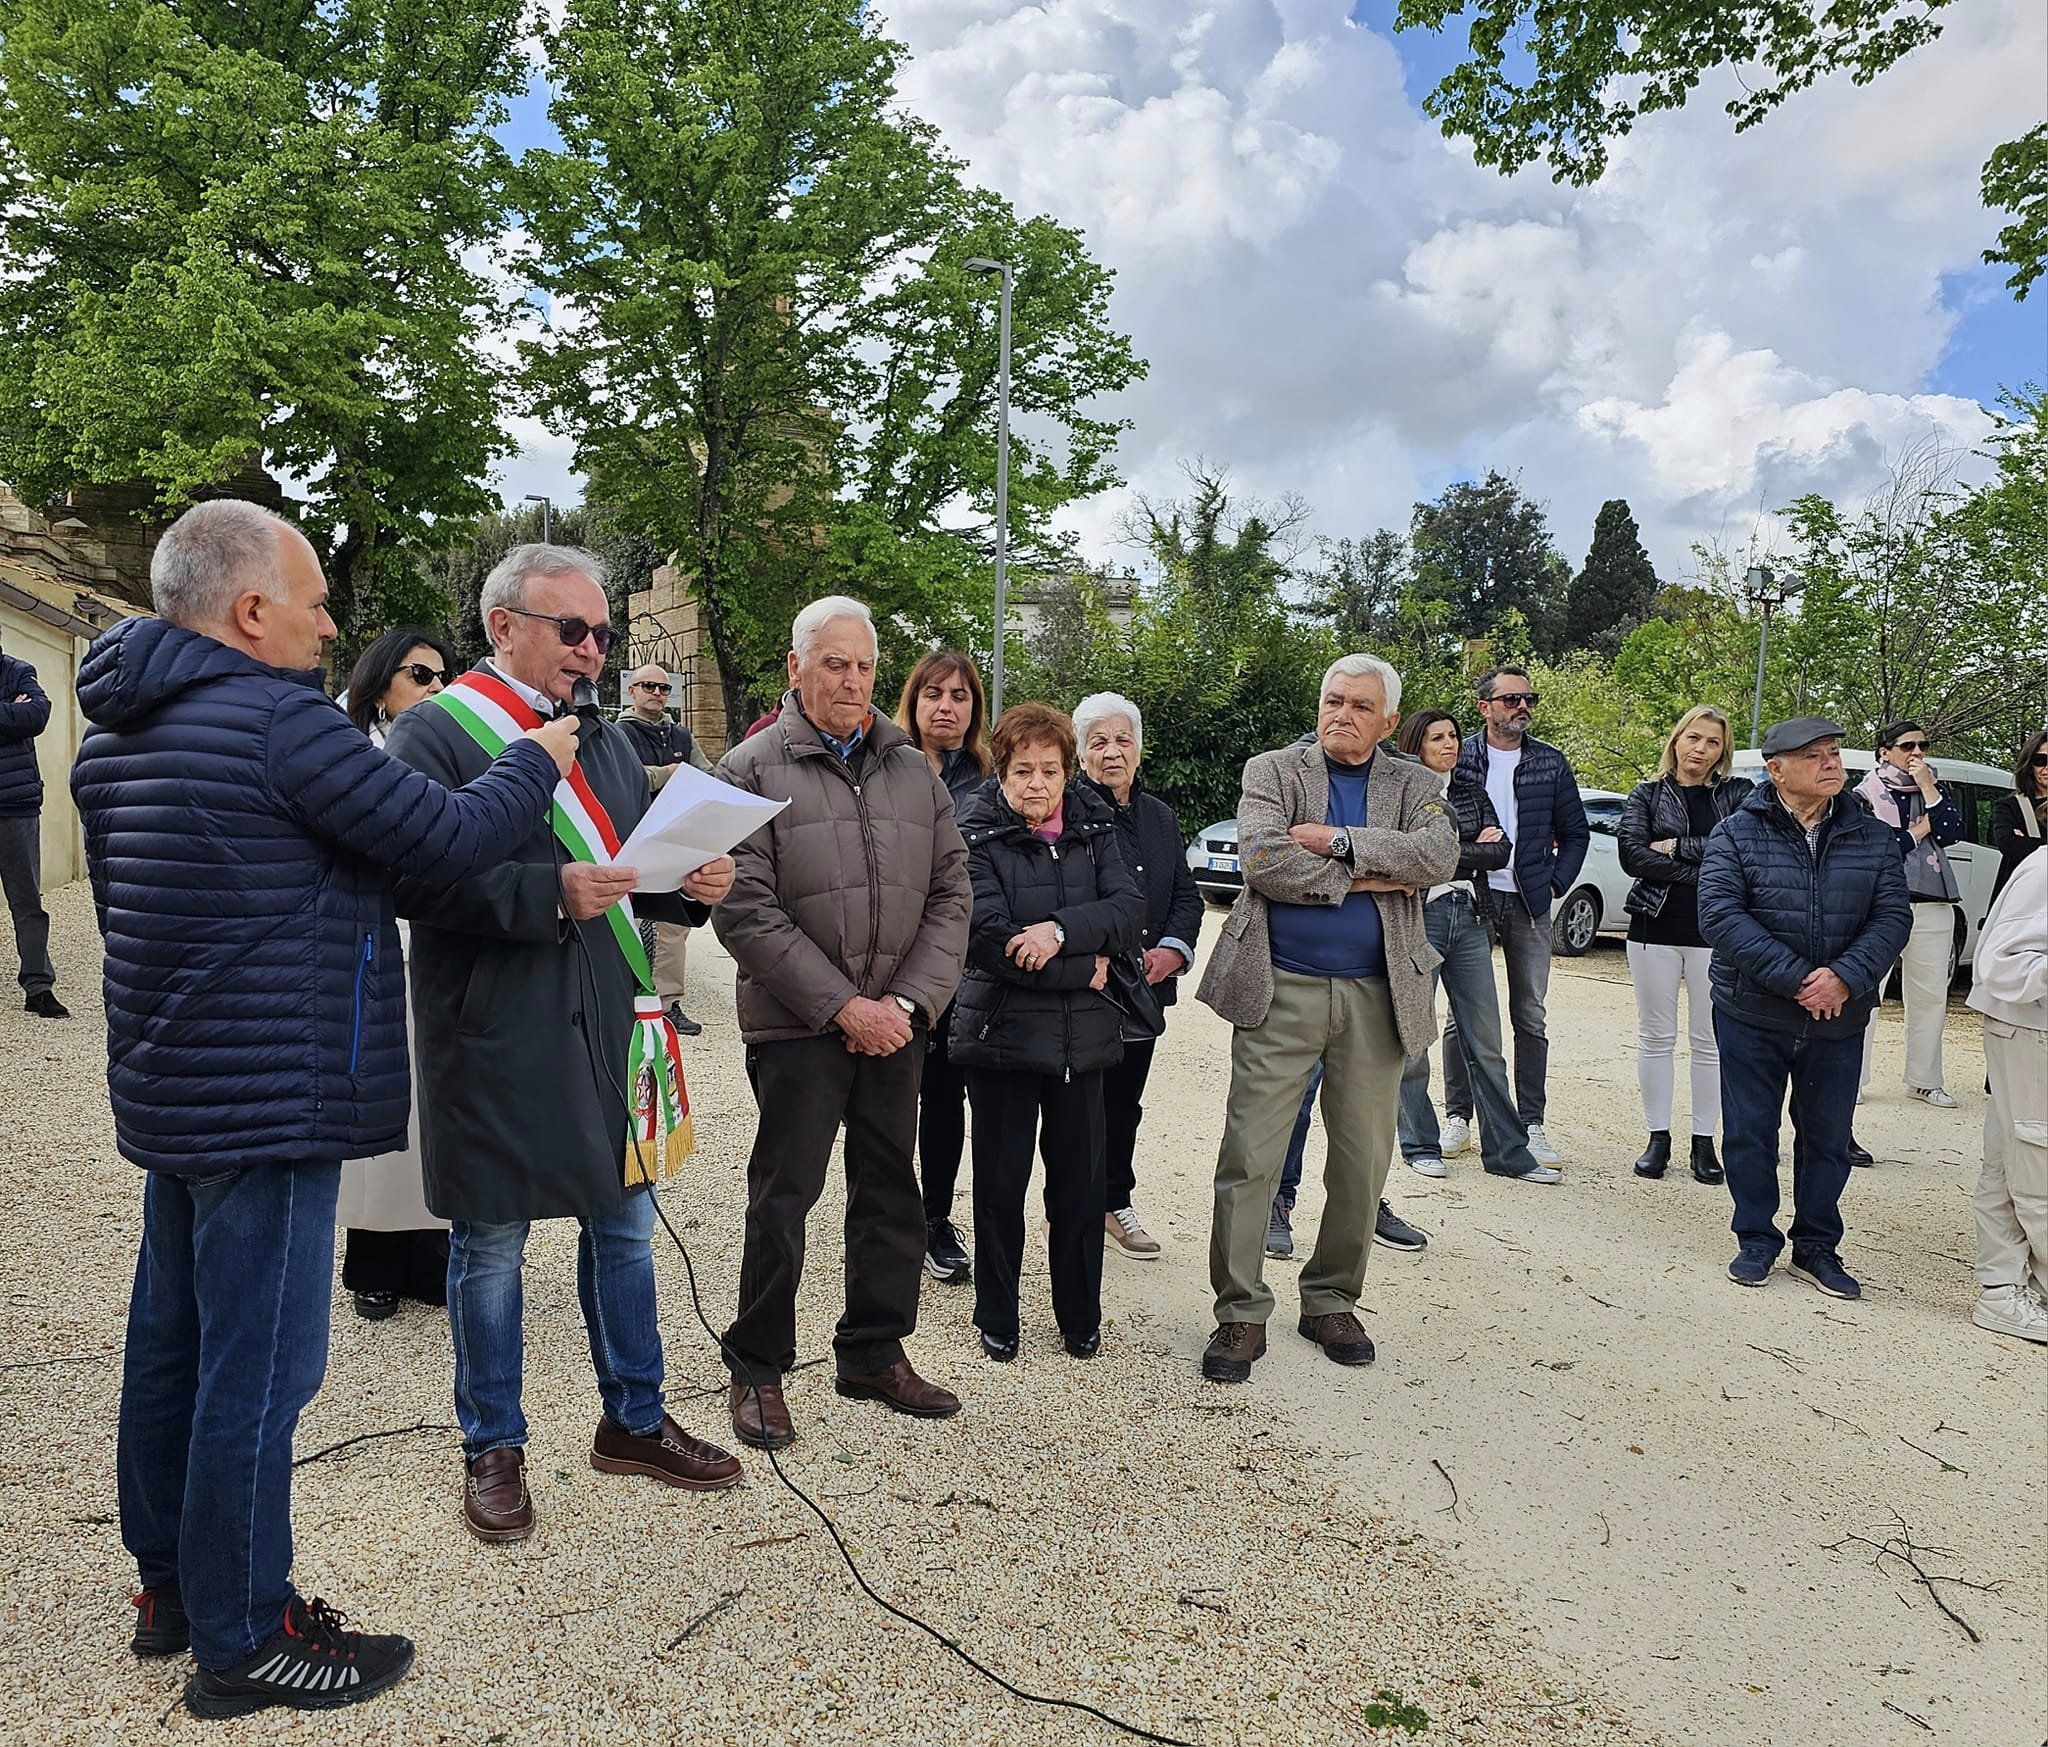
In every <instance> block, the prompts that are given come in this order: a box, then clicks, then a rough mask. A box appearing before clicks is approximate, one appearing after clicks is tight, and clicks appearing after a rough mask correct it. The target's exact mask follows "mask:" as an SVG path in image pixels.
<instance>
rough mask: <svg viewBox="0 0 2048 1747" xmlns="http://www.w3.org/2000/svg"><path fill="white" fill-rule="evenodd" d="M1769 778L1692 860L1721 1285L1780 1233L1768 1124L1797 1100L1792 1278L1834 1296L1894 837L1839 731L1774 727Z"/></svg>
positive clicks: (1884, 951)
mask: <svg viewBox="0 0 2048 1747" xmlns="http://www.w3.org/2000/svg"><path fill="white" fill-rule="evenodd" d="M1763 754H1764V766H1765V770H1766V773H1767V780H1765V781H1764V782H1761V783H1759V784H1758V785H1757V787H1756V790H1755V792H1754V793H1753V794H1752V795H1751V796H1750V797H1749V799H1748V800H1746V801H1744V802H1743V803H1742V805H1741V806H1739V807H1738V808H1736V809H1735V811H1734V812H1732V813H1730V814H1729V815H1728V817H1727V818H1726V819H1724V820H1722V821H1721V823H1720V824H1719V825H1717V826H1715V827H1714V833H1713V835H1712V836H1711V837H1709V838H1708V839H1707V853H1706V857H1705V859H1704V860H1703V861H1702V862H1701V863H1700V932H1701V933H1702V934H1703V935H1704V936H1705V937H1706V941H1707V944H1708V945H1709V946H1711V947H1712V948H1713V949H1714V963H1713V970H1712V973H1711V975H1712V981H1713V988H1714V1035H1715V1037H1716V1039H1717V1040H1718V1041H1719V1043H1720V1046H1721V1099H1722V1124H1723V1133H1724V1135H1725V1145H1726V1148H1727V1160H1726V1163H1727V1171H1728V1188H1729V1192H1730V1193H1731V1194H1732V1195H1733V1196H1734V1198H1735V1217H1734V1219H1733V1221H1732V1222H1731V1223H1732V1225H1733V1227H1734V1231H1735V1240H1736V1244H1737V1251H1736V1256H1735V1259H1734V1260H1733V1261H1732V1262H1730V1263H1729V1264H1728V1278H1729V1279H1731V1280H1733V1281H1734V1282H1735V1283H1736V1285H1738V1286H1761V1285H1763V1284H1764V1283H1765V1282H1766V1281H1768V1280H1769V1279H1770V1277H1771V1269H1772V1267H1773V1266H1774V1265H1775V1264H1776V1262H1777V1259H1778V1252H1779V1251H1780V1250H1781V1249H1782V1248H1783V1247H1784V1245H1785V1239H1784V1238H1783V1237H1781V1236H1780V1235H1779V1232H1778V1134H1779V1112H1780V1111H1781V1110H1783V1109H1784V1107H1785V1091H1786V1087H1787V1085H1788V1084H1789V1085H1790V1087H1791V1092H1792V1230H1791V1241H1792V1263H1791V1272H1792V1273H1793V1274H1795V1275H1797V1276H1798V1277H1799V1278H1800V1279H1803V1280H1806V1281H1808V1282H1810V1283H1811V1284H1812V1285H1814V1286H1816V1287H1818V1288H1819V1289H1820V1290H1821V1291H1823V1292H1825V1293H1827V1294H1828V1295H1829V1296H1831V1297H1834V1298H1858V1297H1861V1296H1862V1293H1863V1288H1862V1287H1861V1286H1859V1285H1858V1284H1857V1283H1856V1280H1855V1278H1854V1277H1853V1276H1852V1275H1851V1274H1850V1273H1849V1271H1848V1269H1847V1268H1845V1267H1843V1266H1842V1258H1841V1253H1840V1250H1841V1242H1842V1216H1841V1212H1840V1207H1839V1203H1840V1201H1841V1198H1842V1186H1843V1185H1844V1184H1845V1183H1847V1182H1848V1180H1849V1169H1850V1161H1849V1149H1850V1147H1851V1145H1852V1144H1853V1143H1852V1141H1851V1139H1850V1121H1851V1118H1852V1117H1853V1115H1854V1113H1855V1107H1856V1082H1857V1078H1858V1075H1859V1073H1860V1072H1861V1069H1862V1065H1863V1028H1864V1027H1865V1026H1866V1025H1868V1024H1869V1023H1870V1013H1871V1009H1872V1008H1873V1007H1874V1006H1875V1005H1876V1004H1877V993H1878V987H1879V985H1880V984H1881V983H1882V982H1883V980H1884V976H1885V973H1886V972H1887V971H1888V970H1890V969H1891V967H1892V963H1893V961H1894V960H1896V959H1897V957H1898V956H1899V953H1900V952H1901V950H1903V948H1904V947H1905V944H1906V937H1907V935H1908V934H1910V933H1911V932H1912V929H1913V913H1912V905H1911V903H1910V901H1909V900H1908V898H1907V895H1906V879H1905V875H1904V873H1903V872H1901V870H1900V866H1899V853H1898V845H1897V843H1896V841H1895V839H1894V837H1893V834H1892V832H1891V830H1890V829H1889V828H1888V827H1887V826H1884V825H1881V824H1879V823H1878V821H1877V820H1876V819H1874V818H1872V817H1871V815H1870V814H1868V813H1866V812H1864V810H1863V809H1862V808H1861V807H1859V806H1858V805H1857V804H1856V802H1855V800H1854V799H1853V797H1851V796H1849V795H1845V794H1844V793H1843V792H1842V730H1841V729H1840V728H1839V727H1838V726H1837V725H1836V724H1835V723H1833V722H1830V721H1828V720H1826V719H1825V718H1824V717H1820V716H1795V717H1794V718H1793V719H1792V720H1791V721H1789V722H1774V723H1773V724H1772V725H1771V727H1770V729H1769V730H1768V732H1766V733H1765V735H1764V743H1763Z"/></svg>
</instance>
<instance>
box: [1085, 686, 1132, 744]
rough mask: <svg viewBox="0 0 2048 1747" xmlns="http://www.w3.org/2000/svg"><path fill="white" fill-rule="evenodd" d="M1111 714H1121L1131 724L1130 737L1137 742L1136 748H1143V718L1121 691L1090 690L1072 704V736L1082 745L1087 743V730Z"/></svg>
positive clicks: (1104, 720)
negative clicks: (1076, 702)
mask: <svg viewBox="0 0 2048 1747" xmlns="http://www.w3.org/2000/svg"><path fill="white" fill-rule="evenodd" d="M1112 716H1122V717H1124V718H1125V719H1126V720H1127V721H1129V723H1130V724H1131V738H1132V739H1133V740H1135V741H1136V742H1137V743H1138V750H1139V751H1140V752H1143V751H1144V750H1145V718H1144V717H1143V716H1141V715H1140V714H1139V713H1138V706H1137V705H1136V704H1134V703H1132V702H1131V700H1130V699H1129V698H1127V697H1125V696H1124V695H1123V693H1122V692H1091V693H1090V694H1089V695H1088V696H1087V697H1085V698H1083V699H1082V700H1081V701H1080V702H1079V703H1078V704H1076V705H1075V706H1074V738H1075V739H1076V740H1078V741H1079V742H1080V743H1081V744H1082V745H1083V746H1086V745H1087V744H1088V730H1089V729H1090V728H1092V727H1094V726H1095V724H1096V723H1097V722H1107V721H1108V720H1109V719H1110V718H1111V717H1112Z"/></svg>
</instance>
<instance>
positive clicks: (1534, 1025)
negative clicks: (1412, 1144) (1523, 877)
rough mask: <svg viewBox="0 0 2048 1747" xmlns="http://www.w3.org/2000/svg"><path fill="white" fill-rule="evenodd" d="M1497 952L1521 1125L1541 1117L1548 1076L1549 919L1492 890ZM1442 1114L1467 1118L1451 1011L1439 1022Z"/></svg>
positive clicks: (1463, 1070) (1466, 1085)
mask: <svg viewBox="0 0 2048 1747" xmlns="http://www.w3.org/2000/svg"><path fill="white" fill-rule="evenodd" d="M1493 913H1494V918H1495V920H1496V921H1497V922H1498V923H1499V925H1500V955H1501V957H1502V958H1504V959H1505V960H1506V961H1507V969H1508V1027H1509V1029H1510V1030H1511V1031H1513V1032H1514V1034H1515V1111H1516V1113H1517V1114H1518V1115H1519V1116H1520V1117H1521V1119H1522V1123H1523V1126H1524V1127H1528V1128H1533V1127H1536V1126H1538V1125H1539V1124H1540V1123H1541V1122H1542V1121H1543V1109H1544V1104H1545V1101H1546V1100H1545V1094H1544V1088H1545V1085H1546V1083H1547V1082H1548V1080H1549V1078H1550V1033H1549V1032H1548V1031H1546V1030H1545V1029H1544V1024H1543V1006H1544V1003H1545V1002H1546V1001H1547V1000H1548V999H1549V998H1550V918H1549V917H1548V916H1546V917H1544V918H1543V920H1542V921H1540V922H1539V921H1537V920H1536V918H1535V917H1533V916H1531V915H1530V914H1529V906H1528V905H1527V904H1525V903H1524V902H1523V901H1522V894H1521V893H1520V892H1495V893H1494V894H1493ZM1444 1114H1445V1115H1446V1116H1458V1117H1462V1118H1464V1120H1465V1121H1467V1122H1470V1121H1471V1120H1472V1075H1471V1073H1470V1071H1469V1070H1468V1068H1467V1067H1466V1064H1465V1048H1464V1045H1463V1044H1462V1043H1461V1042H1460V1041H1459V1038H1458V1023H1457V1016H1456V1014H1455V1012H1454V1013H1453V1015H1452V1016H1451V1017H1450V1018H1449V1019H1446V1020H1445V1021H1444Z"/></svg>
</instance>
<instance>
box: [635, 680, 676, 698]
mask: <svg viewBox="0 0 2048 1747" xmlns="http://www.w3.org/2000/svg"><path fill="white" fill-rule="evenodd" d="M633 689H634V690H635V691H640V692H660V693H661V695H662V696H663V697H667V696H668V694H669V692H670V691H671V690H672V689H673V688H671V687H669V686H666V685H660V684H657V683H656V682H655V681H654V680H651V679H636V680H635V681H634V682H633Z"/></svg>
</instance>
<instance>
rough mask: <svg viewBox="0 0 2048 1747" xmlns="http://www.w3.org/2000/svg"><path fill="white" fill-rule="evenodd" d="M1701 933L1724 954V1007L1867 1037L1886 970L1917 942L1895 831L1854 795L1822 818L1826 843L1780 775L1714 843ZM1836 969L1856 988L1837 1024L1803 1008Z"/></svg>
mask: <svg viewBox="0 0 2048 1747" xmlns="http://www.w3.org/2000/svg"><path fill="white" fill-rule="evenodd" d="M1699 885H1700V893H1699V897H1700V934H1701V936H1702V938H1703V939H1705V941H1706V943H1707V944H1708V945H1709V946H1711V947H1712V948H1713V949H1714V964H1713V970H1712V973H1711V977H1712V982H1713V986H1714V1005H1715V1006H1716V1007H1717V1008H1719V1009H1720V1010H1721V1011H1723V1012H1725V1013H1727V1014H1729V1015H1730V1016H1731V1017H1733V1018H1735V1019H1739V1020H1741V1021H1743V1022H1744V1023H1745V1024H1749V1025H1756V1026H1760V1027H1762V1028H1764V1029H1765V1030H1769V1031H1793V1032H1798V1033H1800V1034H1801V1035H1803V1036H1810V1037H1853V1036H1857V1035H1859V1034H1860V1033H1861V1032H1862V1030H1863V1027H1864V1025H1865V1024H1866V1023H1867V1022H1868V1020H1869V1018H1870V1010H1871V1008H1872V1007H1874V1006H1875V1005H1876V1004H1877V993H1878V989H1879V987H1880V985H1881V984H1882V983H1883V981H1884V978H1885V974H1886V973H1887V972H1888V971H1889V970H1890V969H1891V968H1892V964H1893V962H1894V961H1895V960H1896V959H1897V958H1898V956H1899V954H1900V953H1901V952H1903V951H1904V950H1905V948H1906V937H1907V936H1908V935H1909V934H1911V933H1912V931H1913V909H1912V905H1911V904H1910V903H1909V902H1908V901H1907V898H1906V876H1905V873H1904V871H1903V869H1902V868H1901V866H1900V862H1899V856H1898V851H1897V848H1896V846H1895V844H1894V841H1893V836H1892V831H1891V827H1889V826H1888V825H1881V824H1879V823H1878V821H1877V820H1875V819H1873V818H1872V817H1871V816H1870V815H1869V814H1868V813H1866V812H1865V811H1864V810H1863V809H1862V807H1861V806H1859V805H1858V804H1857V802H1856V800H1855V799H1854V797H1853V796H1850V795H1847V794H1839V795H1837V796H1835V798H1834V799H1833V801H1831V802H1830V803H1829V804H1828V810H1827V812H1826V813H1825V814H1824V815H1823V816H1822V819H1821V825H1820V833H1819V838H1818V843H1817V846H1816V848H1814V849H1808V848H1807V846H1806V833H1805V831H1804V829H1803V828H1802V827H1801V826H1800V824H1799V821H1798V820H1796V819H1794V818H1793V817H1792V815H1791V814H1790V813H1788V812H1787V811H1786V810H1785V808H1784V806H1783V804H1782V803H1781V802H1780V801H1779V799H1778V791H1777V789H1776V788H1775V787H1774V786H1773V785H1772V784H1771V783H1769V782H1761V783H1758V784H1757V786H1756V788H1755V789H1754V790H1753V791H1752V792H1751V794H1750V795H1749V798H1748V799H1747V800H1745V801H1744V802H1743V803H1742V805H1741V806H1739V807H1737V808H1736V809H1735V811H1734V812H1732V813H1730V814H1729V815H1728V817H1727V818H1725V819H1723V820H1722V821H1721V823H1720V824H1718V825H1716V826H1715V827H1714V829H1713V833H1712V835H1711V836H1709V837H1708V839H1707V849H1706V854H1705V856H1704V857H1703V858H1702V859H1701V862H1700V874H1699ZM1822 965H1825V966H1826V967H1827V968H1828V969H1829V970H1831V971H1833V972H1834V973H1835V975H1836V976H1838V977H1840V978H1841V979H1842V981H1843V982H1844V983H1846V984H1848V986H1849V1000H1848V1003H1847V1005H1845V1006H1844V1007H1843V1009H1842V1011H1841V1013H1840V1014H1838V1015H1837V1016H1836V1017H1835V1018H1833V1019H1815V1018H1813V1017H1812V1016H1811V1015H1810V1014H1809V1013H1808V1012H1807V1011H1806V1009H1805V1008H1803V1007H1801V1006H1800V1005H1799V1002H1798V1000H1797V996H1798V994H1799V989H1800V985H1801V984H1803V983H1804V982H1805V981H1806V978H1807V976H1808V975H1809V974H1810V973H1811V972H1813V971H1814V970H1816V969H1818V968H1819V967H1820V966H1822Z"/></svg>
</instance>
